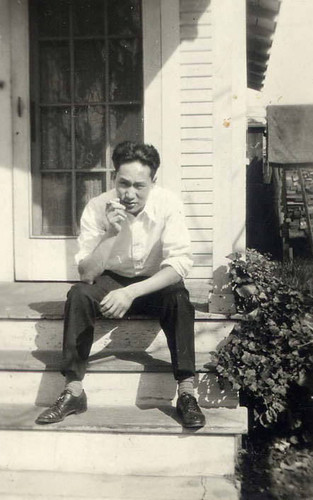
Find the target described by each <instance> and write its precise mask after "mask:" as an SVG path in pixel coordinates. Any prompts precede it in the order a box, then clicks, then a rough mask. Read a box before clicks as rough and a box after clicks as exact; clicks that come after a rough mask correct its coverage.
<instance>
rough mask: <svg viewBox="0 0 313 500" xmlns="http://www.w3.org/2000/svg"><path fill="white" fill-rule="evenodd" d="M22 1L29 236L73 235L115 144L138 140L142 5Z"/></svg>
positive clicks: (104, 179)
mask: <svg viewBox="0 0 313 500" xmlns="http://www.w3.org/2000/svg"><path fill="white" fill-rule="evenodd" d="M28 1H29V5H30V10H29V13H30V26H31V33H30V63H31V67H30V80H31V106H30V108H31V130H32V140H31V145H32V150H31V152H32V188H33V191H32V196H33V206H34V210H33V235H35V236H40V235H43V236H49V235H51V236H53V235H60V236H61V235H64V236H75V235H76V232H75V231H76V229H75V227H76V220H75V219H76V218H79V217H80V214H81V212H82V210H83V207H84V205H85V203H86V202H87V200H89V198H90V197H91V196H94V195H97V194H99V193H100V192H102V191H103V190H105V189H110V188H111V182H110V178H111V171H112V162H111V155H112V150H113V148H114V146H115V145H116V144H117V143H118V142H121V141H124V140H137V141H141V140H142V138H143V124H142V108H143V71H142V27H141V0H28ZM49 211H53V212H54V213H51V214H50V212H49ZM58 211H60V214H58V213H57V212H58ZM73 217H74V220H73Z"/></svg>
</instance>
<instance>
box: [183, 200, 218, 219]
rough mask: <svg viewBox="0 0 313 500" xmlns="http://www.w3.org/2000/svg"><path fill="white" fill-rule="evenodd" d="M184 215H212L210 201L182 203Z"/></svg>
mask: <svg viewBox="0 0 313 500" xmlns="http://www.w3.org/2000/svg"><path fill="white" fill-rule="evenodd" d="M184 210H185V215H186V217H204V216H207V215H208V216H212V215H213V204H212V203H207V204H204V203H187V204H186V205H184Z"/></svg>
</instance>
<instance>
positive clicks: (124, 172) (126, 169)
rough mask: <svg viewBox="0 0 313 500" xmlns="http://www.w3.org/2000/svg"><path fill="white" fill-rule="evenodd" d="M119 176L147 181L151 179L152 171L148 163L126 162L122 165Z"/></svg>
mask: <svg viewBox="0 0 313 500" xmlns="http://www.w3.org/2000/svg"><path fill="white" fill-rule="evenodd" d="M117 177H118V179H119V180H125V181H130V182H147V181H148V180H149V179H151V171H150V167H149V166H147V165H141V164H135V165H134V164H131V163H125V164H124V165H121V166H120V168H119V170H118V172H117Z"/></svg>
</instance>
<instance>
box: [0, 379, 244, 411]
mask: <svg viewBox="0 0 313 500" xmlns="http://www.w3.org/2000/svg"><path fill="white" fill-rule="evenodd" d="M84 387H85V390H86V393H87V396H88V403H89V405H90V406H112V405H113V406H115V405H122V406H124V405H139V406H155V405H169V404H172V402H174V403H175V399H176V389H177V384H176V381H175V379H174V377H173V375H172V374H171V373H150V372H147V373H146V372H142V373H110V372H106V373H87V375H86V377H85V379H84ZM63 389H64V377H63V376H62V375H61V374H59V373H57V372H43V373H41V372H18V371H16V372H13V371H0V401H1V403H2V404H14V403H20V404H33V405H39V406H49V405H50V404H51V403H53V402H54V400H55V398H56V397H57V396H58V395H59V394H60V392H61V391H62V390H63ZM196 396H197V397H198V398H199V403H200V405H201V406H203V407H208V408H212V407H228V408H235V407H236V406H237V405H238V397H237V392H236V391H232V390H230V388H229V387H228V388H227V389H225V390H223V391H221V388H220V386H219V384H218V383H217V377H216V375H215V374H213V373H201V374H198V375H197V377H196Z"/></svg>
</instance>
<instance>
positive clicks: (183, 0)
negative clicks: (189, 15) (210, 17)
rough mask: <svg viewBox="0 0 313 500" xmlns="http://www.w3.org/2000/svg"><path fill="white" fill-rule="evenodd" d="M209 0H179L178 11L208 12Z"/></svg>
mask: <svg viewBox="0 0 313 500" xmlns="http://www.w3.org/2000/svg"><path fill="white" fill-rule="evenodd" d="M210 5H211V0H180V12H181V13H184V12H205V11H209V12H210Z"/></svg>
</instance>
